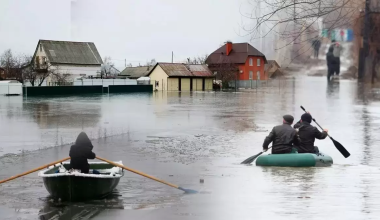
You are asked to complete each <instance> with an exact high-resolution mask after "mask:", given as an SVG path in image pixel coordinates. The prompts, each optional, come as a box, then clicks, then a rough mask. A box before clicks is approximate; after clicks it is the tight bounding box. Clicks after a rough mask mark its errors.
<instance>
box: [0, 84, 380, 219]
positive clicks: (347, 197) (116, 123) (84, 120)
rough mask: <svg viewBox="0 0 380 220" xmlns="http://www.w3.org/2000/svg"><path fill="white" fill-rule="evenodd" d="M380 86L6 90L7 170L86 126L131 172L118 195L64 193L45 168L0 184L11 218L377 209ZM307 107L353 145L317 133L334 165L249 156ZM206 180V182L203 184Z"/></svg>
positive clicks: (39, 158)
mask: <svg viewBox="0 0 380 220" xmlns="http://www.w3.org/2000/svg"><path fill="white" fill-rule="evenodd" d="M379 100H380V90H379V89H376V88H368V87H367V86H362V85H358V84H357V82H355V81H348V80H341V81H340V82H334V83H330V84H328V83H327V82H326V80H325V77H323V78H318V77H299V78H297V79H296V80H295V79H288V80H286V81H279V80H274V81H273V82H272V83H271V84H270V85H269V86H264V87H263V88H259V89H257V90H244V91H240V92H237V93H235V92H196V93H177V92H168V93H161V92H158V93H153V94H123V95H112V96H108V95H104V96H89V97H57V98H49V97H44V98H27V99H25V98H22V97H1V98H0V124H1V127H0V138H1V141H2V143H1V145H0V154H1V155H2V156H1V158H0V167H1V168H2V169H0V179H4V178H7V177H9V176H12V175H15V174H18V173H21V172H24V171H26V170H30V169H32V168H35V167H38V166H41V165H43V164H46V163H50V162H53V161H55V160H59V159H62V158H64V157H67V156H68V151H69V148H70V142H73V141H74V140H75V139H76V136H77V134H78V133H79V132H80V131H82V130H84V131H86V132H87V133H88V135H89V136H90V137H91V138H92V139H93V144H94V146H95V147H94V151H95V153H96V154H97V155H98V156H100V157H104V158H107V159H110V160H114V161H119V160H122V161H123V163H124V165H126V166H129V167H132V168H134V169H137V170H140V171H143V172H145V173H148V174H150V175H153V176H156V177H158V178H161V179H164V180H166V181H168V182H171V183H173V184H176V185H180V186H182V187H184V188H190V189H195V190H198V191H199V193H198V194H191V195H188V194H184V193H183V192H182V191H179V190H177V189H174V188H171V187H168V186H166V185H163V184H160V183H157V182H154V181H152V180H149V179H146V178H144V177H140V176H137V175H135V174H132V173H126V174H125V176H124V177H123V178H122V179H121V181H120V184H119V185H118V187H117V190H116V191H115V192H114V193H113V194H112V195H111V196H110V197H108V198H107V199H105V200H100V201H89V202H86V203H72V204H69V203H54V202H53V201H52V200H51V199H50V198H49V195H48V192H47V191H46V189H45V187H44V186H43V182H42V179H41V178H39V177H38V176H37V173H33V174H30V175H28V176H25V177H22V178H18V179H16V180H13V181H10V182H7V183H5V184H1V185H0V198H1V199H0V215H1V219H127V218H128V219H141V220H145V219H229V220H230V219H355V220H357V219H378V216H379V214H380V208H379V205H380V193H379V192H378V191H377V189H378V188H379V186H380V169H379V166H380V160H379V159H380V149H379V148H378V146H377V145H378V143H379V140H380V137H379V136H378V135H377V133H378V131H379V123H380V120H379V119H380V103H379ZM300 105H303V106H304V107H305V108H306V109H307V110H308V111H310V112H311V113H312V115H313V117H315V118H316V120H317V121H318V122H319V123H320V124H321V125H322V126H324V127H325V128H328V129H329V133H330V135H331V136H332V137H334V138H335V139H336V140H338V141H339V142H340V143H342V144H343V145H344V146H345V147H346V149H347V150H348V151H349V152H350V153H351V156H350V157H349V158H347V159H346V158H344V157H343V156H342V155H341V154H340V153H339V151H338V150H337V149H336V148H335V147H334V145H333V144H332V142H331V141H330V140H329V139H326V140H323V141H317V142H316V145H317V146H319V149H320V151H322V152H324V153H326V154H328V155H330V156H332V157H333V159H334V165H333V166H332V167H327V168H326V167H324V168H278V167H266V168H265V167H256V166H255V165H252V166H245V165H240V162H241V161H243V160H244V159H246V158H247V157H249V156H252V155H253V154H257V153H259V152H260V151H261V149H262V142H263V140H264V138H265V136H266V135H267V134H268V133H269V130H270V129H271V128H272V127H273V126H275V125H277V124H279V123H281V122H282V115H284V114H292V115H294V116H295V118H296V119H299V117H300V116H301V114H302V113H303V112H302V110H301V109H300V107H299V106H300ZM200 179H204V183H200Z"/></svg>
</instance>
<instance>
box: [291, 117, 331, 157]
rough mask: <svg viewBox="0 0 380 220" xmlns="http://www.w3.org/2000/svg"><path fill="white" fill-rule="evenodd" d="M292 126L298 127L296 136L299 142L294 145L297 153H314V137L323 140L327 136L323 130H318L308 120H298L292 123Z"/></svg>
mask: <svg viewBox="0 0 380 220" xmlns="http://www.w3.org/2000/svg"><path fill="white" fill-rule="evenodd" d="M294 128H295V129H298V137H299V139H300V144H299V145H297V146H296V148H297V150H298V153H314V152H315V149H314V141H315V139H316V138H317V139H319V140H323V139H325V138H326V137H327V133H326V132H325V131H323V132H320V131H319V130H318V128H316V127H314V126H312V125H311V124H310V123H308V122H301V121H299V122H297V124H295V125H294Z"/></svg>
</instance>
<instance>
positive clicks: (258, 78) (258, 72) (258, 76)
mask: <svg viewBox="0 0 380 220" xmlns="http://www.w3.org/2000/svg"><path fill="white" fill-rule="evenodd" d="M257 80H260V71H257Z"/></svg>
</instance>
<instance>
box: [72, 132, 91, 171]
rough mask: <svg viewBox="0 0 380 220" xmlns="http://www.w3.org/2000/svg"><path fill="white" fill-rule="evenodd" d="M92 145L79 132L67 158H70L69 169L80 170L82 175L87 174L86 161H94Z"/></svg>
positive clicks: (86, 137)
mask: <svg viewBox="0 0 380 220" xmlns="http://www.w3.org/2000/svg"><path fill="white" fill-rule="evenodd" d="M93 148H94V146H92V143H91V141H90V139H89V138H88V136H87V134H86V133H84V132H81V133H80V134H79V135H78V138H77V140H76V141H75V144H74V145H72V146H71V148H70V153H69V156H70V157H71V161H70V169H78V170H81V172H82V173H88V172H89V170H90V165H89V164H88V162H87V159H95V156H96V155H95V153H94V152H92V149H93Z"/></svg>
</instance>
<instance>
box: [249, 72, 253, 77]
mask: <svg viewBox="0 0 380 220" xmlns="http://www.w3.org/2000/svg"><path fill="white" fill-rule="evenodd" d="M249 79H253V71H249Z"/></svg>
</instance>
